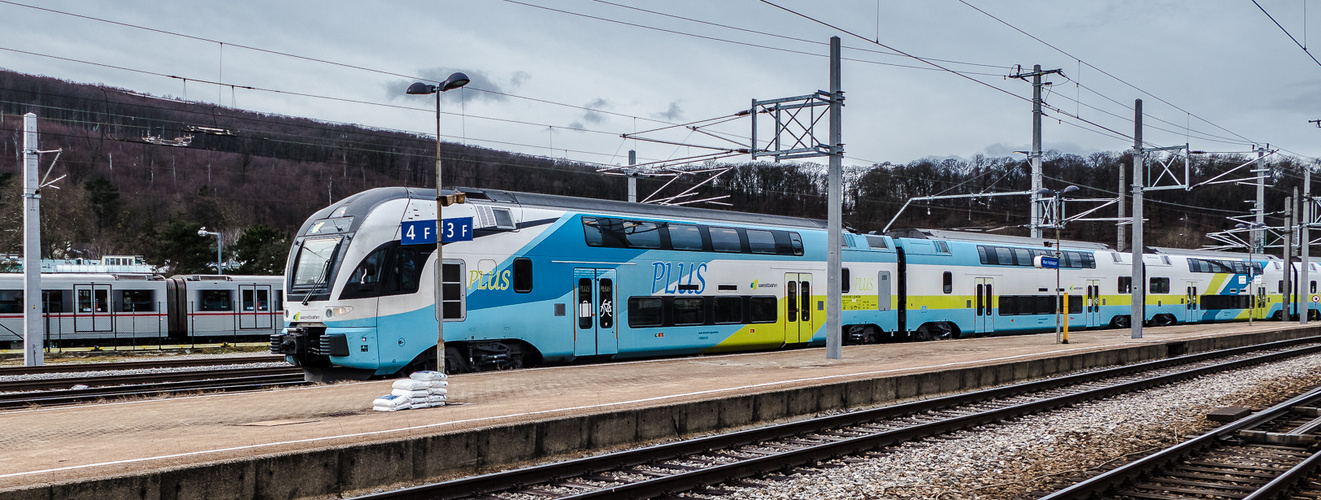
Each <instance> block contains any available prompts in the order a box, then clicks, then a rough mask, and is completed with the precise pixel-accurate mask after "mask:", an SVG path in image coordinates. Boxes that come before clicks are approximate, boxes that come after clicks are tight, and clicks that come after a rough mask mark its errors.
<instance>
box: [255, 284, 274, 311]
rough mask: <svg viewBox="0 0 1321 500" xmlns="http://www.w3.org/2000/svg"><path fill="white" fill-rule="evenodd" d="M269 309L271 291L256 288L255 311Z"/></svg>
mask: <svg viewBox="0 0 1321 500" xmlns="http://www.w3.org/2000/svg"><path fill="white" fill-rule="evenodd" d="M270 310H271V291H270V290H267V289H265V288H259V289H257V311H260V312H265V311H270Z"/></svg>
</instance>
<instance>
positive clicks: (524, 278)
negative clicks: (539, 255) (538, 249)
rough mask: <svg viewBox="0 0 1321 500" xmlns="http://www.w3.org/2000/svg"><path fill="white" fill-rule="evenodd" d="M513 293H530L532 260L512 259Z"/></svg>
mask: <svg viewBox="0 0 1321 500" xmlns="http://www.w3.org/2000/svg"><path fill="white" fill-rule="evenodd" d="M514 291H515V292H518V293H528V292H531V291H532V259H529V258H527V257H519V258H517V259H514Z"/></svg>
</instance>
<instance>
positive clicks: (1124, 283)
mask: <svg viewBox="0 0 1321 500" xmlns="http://www.w3.org/2000/svg"><path fill="white" fill-rule="evenodd" d="M1119 293H1133V277H1132V276H1120V277H1119Z"/></svg>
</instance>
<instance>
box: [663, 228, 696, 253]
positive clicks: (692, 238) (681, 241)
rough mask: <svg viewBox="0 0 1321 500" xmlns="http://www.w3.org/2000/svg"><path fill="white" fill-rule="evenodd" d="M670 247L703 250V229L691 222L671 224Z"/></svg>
mask: <svg viewBox="0 0 1321 500" xmlns="http://www.w3.org/2000/svg"><path fill="white" fill-rule="evenodd" d="M669 229H670V248H673V249H675V250H692V251H698V252H700V251H701V250H702V230H701V229H700V228H698V227H697V226H693V225H690V224H670V225H669Z"/></svg>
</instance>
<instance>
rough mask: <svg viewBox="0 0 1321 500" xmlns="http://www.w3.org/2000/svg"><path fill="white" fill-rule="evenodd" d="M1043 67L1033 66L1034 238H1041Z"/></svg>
mask: <svg viewBox="0 0 1321 500" xmlns="http://www.w3.org/2000/svg"><path fill="white" fill-rule="evenodd" d="M1040 192H1041V65H1040V64H1037V65H1033V66H1032V237H1033V238H1040V237H1042V236H1041V203H1039V201H1040V199H1041V195H1040V194H1038V193H1040Z"/></svg>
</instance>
